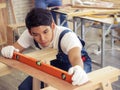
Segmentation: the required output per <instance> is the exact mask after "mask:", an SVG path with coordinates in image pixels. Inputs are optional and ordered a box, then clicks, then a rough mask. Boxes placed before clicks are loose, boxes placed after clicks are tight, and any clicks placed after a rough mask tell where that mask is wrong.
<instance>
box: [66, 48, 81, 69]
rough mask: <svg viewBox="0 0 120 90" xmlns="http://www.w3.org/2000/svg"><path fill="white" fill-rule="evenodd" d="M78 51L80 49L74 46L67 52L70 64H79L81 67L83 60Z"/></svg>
mask: <svg viewBox="0 0 120 90" xmlns="http://www.w3.org/2000/svg"><path fill="white" fill-rule="evenodd" d="M80 52H81V50H80V48H79V47H74V48H72V49H70V51H69V52H68V57H69V60H70V63H71V64H72V66H75V65H80V66H81V67H82V68H83V61H82V59H81V53H80Z"/></svg>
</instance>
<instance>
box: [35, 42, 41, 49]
mask: <svg viewBox="0 0 120 90" xmlns="http://www.w3.org/2000/svg"><path fill="white" fill-rule="evenodd" d="M34 44H35V46H36V47H37V48H39V49H41V48H40V46H39V45H38V43H37V42H36V41H35V40H34Z"/></svg>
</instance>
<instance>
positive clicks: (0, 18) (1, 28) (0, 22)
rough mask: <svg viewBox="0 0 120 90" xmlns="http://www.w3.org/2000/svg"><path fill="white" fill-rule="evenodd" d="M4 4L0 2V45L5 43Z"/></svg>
mask: <svg viewBox="0 0 120 90" xmlns="http://www.w3.org/2000/svg"><path fill="white" fill-rule="evenodd" d="M5 8H6V4H5V3H0V45H4V44H6V43H7V37H6V26H7V25H6V13H5Z"/></svg>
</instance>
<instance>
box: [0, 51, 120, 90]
mask: <svg viewBox="0 0 120 90" xmlns="http://www.w3.org/2000/svg"><path fill="white" fill-rule="evenodd" d="M42 53H43V52H42ZM39 55H41V56H42V54H41V53H39ZM52 55H53V54H52ZM44 57H47V55H44ZM11 60H12V59H11ZM11 60H9V59H6V58H4V57H0V62H3V63H5V64H7V65H9V66H11V67H13V68H15V69H18V70H20V71H22V72H24V73H27V74H29V75H31V76H33V77H35V78H37V79H39V80H40V81H44V82H46V83H48V84H49V85H51V86H52V87H54V88H57V89H58V90H64V89H66V90H88V89H89V90H92V88H93V87H94V89H93V90H95V89H96V88H98V87H101V84H102V82H103V83H104V82H105V81H110V82H111V83H112V82H114V81H116V80H117V79H118V76H119V75H120V70H119V69H117V68H114V67H111V66H108V67H105V68H103V69H99V70H96V71H93V72H91V73H89V74H88V77H89V79H90V82H88V83H86V84H84V85H81V86H73V85H71V84H70V83H67V82H65V81H63V80H61V79H58V78H56V77H53V76H51V75H49V74H46V73H44V72H42V71H39V70H37V69H35V68H33V67H31V66H28V65H26V64H23V63H20V62H18V61H15V60H12V61H11Z"/></svg>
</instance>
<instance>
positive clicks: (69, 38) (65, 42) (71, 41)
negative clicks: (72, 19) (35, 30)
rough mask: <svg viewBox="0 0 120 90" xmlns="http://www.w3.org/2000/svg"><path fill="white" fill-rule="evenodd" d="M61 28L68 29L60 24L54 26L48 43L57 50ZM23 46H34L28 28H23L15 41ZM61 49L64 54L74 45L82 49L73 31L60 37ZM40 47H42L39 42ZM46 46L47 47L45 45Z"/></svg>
mask: <svg viewBox="0 0 120 90" xmlns="http://www.w3.org/2000/svg"><path fill="white" fill-rule="evenodd" d="M63 30H70V29H68V28H66V27H62V26H56V27H55V30H54V37H53V40H52V42H51V43H50V45H49V46H48V47H51V48H54V49H57V50H58V41H59V36H60V33H61V32H62V31H63ZM17 42H18V43H19V44H20V45H21V46H22V47H23V48H28V47H30V46H32V47H34V48H36V46H35V44H34V39H33V37H32V36H31V35H30V33H29V31H28V30H25V31H24V32H23V33H22V35H21V36H20V38H19V39H18V41H17ZM60 44H61V45H60V46H61V49H62V51H63V52H64V53H65V54H68V52H69V50H70V49H72V48H74V47H79V48H80V49H82V44H81V42H80V40H79V39H78V37H77V35H76V34H75V33H74V32H68V33H66V34H65V35H64V36H63V37H62V39H61V43H60ZM39 46H40V48H43V47H42V46H41V45H40V44H39ZM46 48H47V47H46Z"/></svg>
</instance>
